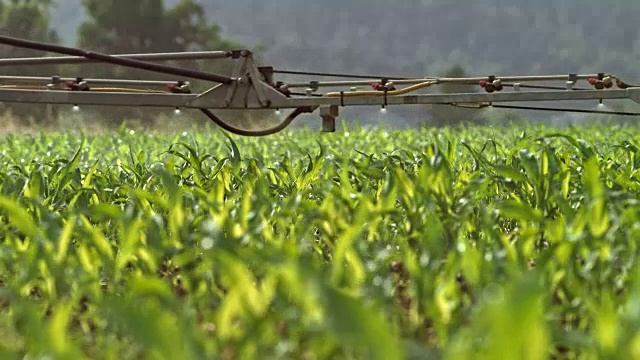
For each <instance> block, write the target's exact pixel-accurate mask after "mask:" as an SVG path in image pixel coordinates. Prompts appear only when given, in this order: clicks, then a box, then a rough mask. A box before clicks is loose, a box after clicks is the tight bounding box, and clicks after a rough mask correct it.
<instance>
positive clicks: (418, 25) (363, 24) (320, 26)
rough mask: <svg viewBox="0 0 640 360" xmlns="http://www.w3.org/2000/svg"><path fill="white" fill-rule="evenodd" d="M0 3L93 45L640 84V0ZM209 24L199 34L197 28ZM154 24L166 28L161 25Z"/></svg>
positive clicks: (400, 71)
mask: <svg viewBox="0 0 640 360" xmlns="http://www.w3.org/2000/svg"><path fill="white" fill-rule="evenodd" d="M5 3H6V4H9V3H12V4H9V5H4V7H5V8H8V7H12V6H13V7H16V6H34V5H33V4H35V3H38V4H45V5H44V6H46V7H47V10H50V14H47V15H45V16H44V20H43V21H45V22H46V23H47V25H48V27H49V28H50V29H51V30H52V31H53V32H55V34H53V35H51V36H49V39H51V38H57V39H59V41H60V42H61V43H63V44H67V45H74V46H76V45H82V46H83V47H84V48H88V49H92V50H101V51H111V52H118V50H125V49H124V48H123V47H122V46H121V44H122V42H123V40H122V38H119V37H118V36H114V35H113V34H114V33H118V32H120V33H124V32H123V28H131V29H129V30H130V31H134V32H136V31H137V32H138V33H144V36H146V37H147V38H150V39H151V38H152V39H155V40H153V41H151V42H152V43H155V44H156V46H155V47H154V49H157V50H158V51H174V50H179V49H180V47H184V46H183V44H177V43H176V42H173V43H172V42H171V41H164V40H160V39H161V38H164V39H167V38H171V37H172V36H174V37H175V36H177V34H182V33H184V34H191V36H192V38H193V41H192V45H193V46H192V47H196V48H197V47H200V48H211V47H225V46H234V45H238V46H242V47H248V48H252V49H259V50H260V52H259V53H260V59H261V61H262V62H263V63H265V64H269V65H274V66H275V67H277V68H281V69H283V68H284V69H292V70H301V71H327V72H342V73H344V72H353V73H381V74H391V75H411V76H427V75H444V74H445V73H446V72H447V70H448V69H451V68H452V67H454V66H455V65H460V66H461V67H462V69H464V71H465V73H466V74H468V75H473V76H484V75H488V74H505V75H512V74H542V73H561V74H564V73H569V72H590V73H593V72H601V71H602V72H612V73H616V74H618V75H620V76H622V77H624V78H627V79H630V81H631V82H633V81H635V80H640V67H638V66H637V59H638V58H639V56H640V28H639V27H638V26H637V19H639V18H640V2H637V1H629V0H614V1H609V2H602V1H595V0H560V1H551V0H537V1H528V0H478V1H462V0H403V1H402V2H397V3H392V2H389V1H382V0H367V1H365V0H340V1H338V0H325V1H322V2H318V1H308V0H278V1H259V0H234V1H223V0H207V1H199V2H197V1H179V0H166V1H162V0H140V1H124V0H101V1H92V0H64V1H63V0H59V1H40V2H38V1H36V2H34V1H22V2H21V1H12V2H8V1H5ZM16 4H18V5H16ZM20 4H22V5H20ZM25 4H31V5H25ZM39 6H41V5H39ZM151 9H156V10H153V11H152V10H151ZM159 9H161V10H159ZM172 9H173V10H172ZM175 9H180V10H177V11H176V10H175ZM42 11H43V12H44V10H42ZM2 12H3V14H5V15H3V16H2V19H3V20H2V21H3V23H1V24H0V25H1V26H2V27H3V29H5V31H6V30H7V27H8V25H5V24H7V22H8V21H9V20H7V19H8V18H9V16H7V15H6V13H7V10H6V9H5V10H2ZM123 13H126V14H127V16H126V17H125V16H122V14H123ZM170 14H173V15H170ZM109 16H111V18H112V19H111V20H108V18H109ZM116 19H117V21H116ZM159 19H163V20H162V21H159ZM194 19H195V20H194ZM9 22H10V21H9ZM161 23H162V24H165V25H160V24H161ZM172 23H179V24H174V25H175V26H173V27H172V26H170V25H171V24H172ZM87 24H94V25H93V28H92V25H87ZM206 26H210V28H208V30H207V31H208V32H207V31H203V30H202V29H203V28H204V27H206ZM40 28H42V26H40ZM161 28H162V29H167V28H172V29H171V30H165V32H164V33H163V31H161V30H160V29H161ZM9 31H13V30H12V29H9ZM38 31H39V33H38V34H39V35H38V36H41V35H42V36H43V34H44V32H43V29H40V30H38ZM166 31H169V33H167V32H166ZM181 31H182V33H181ZM154 34H155V35H154ZM202 34H208V35H207V36H208V38H207V36H204V35H202ZM203 38H207V41H202V39H203ZM118 44H120V46H116V45H118ZM129 44H130V45H131V44H133V43H132V42H129ZM135 47H136V46H133V45H132V46H129V49H131V50H134V49H133V48H135ZM138 47H140V46H138ZM147 48H148V47H147ZM141 50H145V51H148V50H146V49H141ZM12 54H15V53H13V52H12ZM3 55H4V54H3ZM16 56H17V54H16ZM284 80H285V81H296V80H298V78H296V77H294V76H291V77H285V78H284ZM424 110H425V109H423V108H420V109H418V110H417V111H421V113H419V114H418V117H424V118H427V119H428V118H430V117H431V116H432V115H433V114H430V113H429V111H427V112H425V113H424V114H423V113H422V111H424ZM427 110H428V109H427ZM343 113H344V112H343ZM431 113H433V111H432V112H431ZM554 115H555V114H551V115H550V114H542V116H543V117H550V116H554ZM419 121H420V120H419Z"/></svg>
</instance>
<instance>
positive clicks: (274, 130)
mask: <svg viewBox="0 0 640 360" xmlns="http://www.w3.org/2000/svg"><path fill="white" fill-rule="evenodd" d="M200 111H202V113H204V114H205V115H206V116H207V117H208V118H209V119H211V121H213V122H214V123H215V124H216V125H218V126H220V127H221V128H223V129H225V130H227V131H229V132H232V133H234V134H236V135H240V136H267V135H273V134H275V133H278V132H280V131H282V130H284V129H285V128H286V127H287V126H289V125H290V124H291V123H292V122H293V120H294V119H295V118H296V117H298V115H300V114H302V113H305V112H312V111H313V108H310V107H302V108H296V109H295V110H294V111H292V112H291V113H290V114H289V116H287V118H286V119H284V121H282V122H281V123H280V124H278V125H276V126H274V127H272V128H269V129H264V130H243V129H239V128H237V127H234V126H231V125H229V124H227V123H225V122H224V121H222V119H220V118H219V117H218V116H216V115H215V114H214V113H212V112H211V111H209V110H208V109H205V108H200Z"/></svg>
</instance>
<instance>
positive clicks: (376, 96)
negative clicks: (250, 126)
mask: <svg viewBox="0 0 640 360" xmlns="http://www.w3.org/2000/svg"><path fill="white" fill-rule="evenodd" d="M0 44H4V45H8V46H16V47H21V48H29V49H33V50H40V51H46V52H53V53H58V54H64V55H67V56H62V57H38V58H9V59H0V67H7V66H11V67H15V66H24V65H28V66H37V65H52V64H85V63H95V62H101V63H108V64H112V65H119V66H125V67H130V68H136V69H141V70H147V71H150V72H156V73H162V74H165V75H172V76H175V77H179V79H172V80H166V81H158V80H133V79H85V78H61V77H58V76H52V77H51V78H47V77H27V76H0V84H2V85H0V102H17V103H39V104H70V105H78V106H81V105H102V106H104V105H107V106H135V107H170V108H179V109H197V110H200V111H201V112H202V113H204V114H205V115H207V116H208V117H209V118H210V119H211V120H213V121H214V122H215V123H216V124H218V125H220V126H222V127H223V128H225V129H227V130H229V131H231V132H234V133H236V134H240V135H247V136H264V135H269V134H273V133H276V132H278V131H281V130H283V129H284V128H285V127H286V126H288V125H289V124H290V123H291V122H292V121H293V119H294V118H295V117H296V116H298V115H300V114H301V113H305V112H306V113H310V112H314V111H315V110H316V109H318V108H319V109H320V110H319V113H320V116H321V117H322V121H323V131H329V132H331V131H335V119H336V117H337V116H338V109H339V108H340V107H344V106H381V107H383V108H384V107H387V106H391V105H419V104H445V105H452V106H462V107H471V108H482V107H487V106H495V107H515V106H510V105H500V103H514V102H548V101H578V100H585V101H589V100H591V101H593V100H597V101H600V102H602V101H603V100H605V99H628V100H632V101H634V102H636V103H640V87H638V86H632V85H629V84H627V83H625V82H624V81H622V79H620V78H619V77H617V76H615V75H613V74H606V73H595V74H567V75H536V76H505V77H497V76H494V75H490V76H487V77H467V78H438V77H425V78H406V77H384V76H380V77H379V76H360V75H343V74H316V73H301V72H292V71H278V70H274V69H273V68H271V67H259V66H258V65H257V64H256V62H255V60H254V58H253V54H252V52H251V51H249V50H232V51H202V52H176V53H150V54H119V55H107V54H101V53H95V52H88V51H83V50H80V49H74V48H69V47H63V46H58V45H52V44H47V43H38V42H34V41H30V40H24V39H18V38H12V37H7V36H0ZM220 59H231V60H236V66H235V69H234V72H233V74H232V75H231V76H224V75H217V74H211V73H207V72H202V71H196V70H189V69H185V68H182V67H173V66H168V65H161V64H156V63H154V61H166V60H220ZM276 73H285V74H286V73H289V74H307V75H309V74H311V75H324V76H330V77H334V76H336V77H347V78H359V79H360V80H347V81H309V82H297V83H289V84H285V83H283V82H280V81H275V80H274V74H276ZM187 79H191V80H201V81H207V82H213V83H217V84H215V85H213V86H212V87H210V88H209V89H208V90H206V91H204V92H201V93H195V94H194V93H193V92H192V90H191V87H190V83H189V82H188V81H187ZM581 81H584V82H585V83H586V84H587V85H589V87H588V88H578V87H577V85H578V83H579V82H581ZM554 82H562V85H561V86H558V85H556V86H550V85H531V83H554ZM25 83H26V84H28V85H20V84H25ZM38 84H39V85H38ZM443 84H458V85H477V86H480V87H481V88H482V89H483V92H480V93H477V92H465V93H449V94H413V93H415V92H417V91H418V90H421V89H426V88H433V87H437V86H438V85H443ZM100 85H102V86H106V85H114V86H128V87H126V88H113V87H99V86H100ZM402 85H406V87H404V88H399V86H402ZM134 86H143V87H157V86H163V87H165V89H163V90H159V89H156V90H150V89H137V88H134ZM347 86H348V87H351V88H350V89H346V90H345V89H340V88H342V87H347ZM361 86H366V87H370V90H364V91H363V90H361V89H359V87H361ZM614 86H617V89H613V87H614ZM328 87H329V88H338V89H339V90H335V91H332V92H326V93H319V90H320V89H321V88H328ZM507 87H510V88H512V91H504V90H505V88H507ZM296 88H305V91H304V92H303V93H295V92H293V91H292V89H296ZM524 89H527V90H524ZM522 108H526V109H534V110H535V109H536V108H533V107H522ZM210 109H227V110H260V109H262V110H264V109H294V111H293V112H292V113H291V114H290V115H289V116H288V117H287V119H286V120H285V121H284V122H283V123H282V124H280V125H278V126H276V127H275V128H271V129H267V130H263V131H245V130H241V129H238V128H236V127H234V126H233V125H231V124H228V123H224V122H222V120H220V119H219V118H218V117H217V116H215V115H214V114H213V113H212V112H211V110H210ZM540 110H550V109H543V108H540ZM553 110H556V111H577V112H585V111H584V110H580V109H561V108H560V109H553ZM594 112H605V111H594ZM605 113H607V112H605ZM608 113H614V114H619V115H633V116H636V115H638V114H635V113H622V112H608Z"/></svg>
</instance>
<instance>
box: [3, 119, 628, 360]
mask: <svg viewBox="0 0 640 360" xmlns="http://www.w3.org/2000/svg"><path fill="white" fill-rule="evenodd" d="M639 137H640V131H638V129H636V128H632V127H628V128H615V127H596V126H590V127H585V128H577V129H573V128H568V129H553V128H545V127H533V126H530V127H526V128H518V129H514V128H510V129H502V128H490V127H475V128H465V129H458V130H447V129H442V130H432V129H430V130H428V129H423V130H419V131H416V130H406V131H403V130H396V131H391V130H389V131H387V130H384V129H358V128H355V129H346V130H344V131H339V132H337V133H333V134H322V133H316V132H307V131H304V130H300V131H296V132H285V133H282V134H279V135H275V136H269V137H265V138H257V139H255V138H239V137H228V136H226V135H225V134H224V133H222V132H220V131H217V130H216V131H211V130H208V131H203V132H197V131H191V132H187V133H184V134H180V135H177V136H176V135H166V134H153V133H136V132H135V131H128V130H127V131H121V132H119V133H114V134H110V135H102V136H89V135H82V134H73V133H59V134H52V133H47V134H41V135H37V136H29V137H27V136H14V135H8V136H5V137H3V138H2V141H1V143H0V154H1V157H0V252H1V256H2V260H1V261H0V334H1V336H0V349H1V351H2V354H1V355H0V357H1V358H3V359H11V358H16V359H23V358H25V357H24V356H25V355H29V357H28V358H30V359H44V358H56V359H80V358H92V359H139V358H148V359H205V358H208V359H211V358H220V359H241V358H243V359H244V358H261V359H270V358H278V359H282V358H291V359H329V358H331V359H353V358H362V359H400V358H411V359H426V358H431V359H433V358H447V359H469V358H480V359H498V358H501V359H548V358H550V357H555V358H575V357H576V356H579V357H581V358H625V359H631V358H639V357H640V332H638V329H639V328H640V278H638V276H639V275H640V273H639V271H638V267H637V263H638V260H637V259H638V242H637V239H638V238H639V236H640V202H639V200H638V194H639V192H640V177H639V175H638V171H639V169H640V157H639V156H640V153H639V149H638V146H640V145H639V144H640V142H639ZM47 356H49V357H47Z"/></svg>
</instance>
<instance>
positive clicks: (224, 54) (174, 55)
mask: <svg viewBox="0 0 640 360" xmlns="http://www.w3.org/2000/svg"><path fill="white" fill-rule="evenodd" d="M111 56H113V57H116V58H127V59H133V60H141V61H167V60H205V59H226V58H229V57H231V56H232V53H231V52H230V51H194V52H168V53H148V54H117V55H111ZM98 62H100V61H99V60H96V59H87V58H84V57H78V56H52V57H31V58H8V59H0V67H2V66H23V65H68V64H90V63H98Z"/></svg>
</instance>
